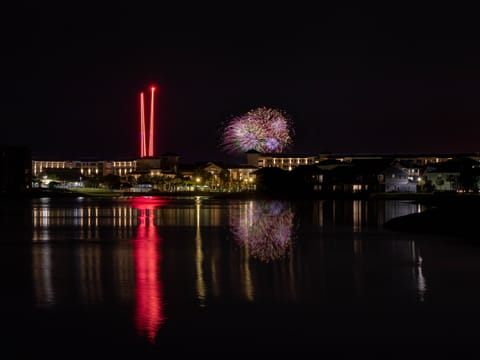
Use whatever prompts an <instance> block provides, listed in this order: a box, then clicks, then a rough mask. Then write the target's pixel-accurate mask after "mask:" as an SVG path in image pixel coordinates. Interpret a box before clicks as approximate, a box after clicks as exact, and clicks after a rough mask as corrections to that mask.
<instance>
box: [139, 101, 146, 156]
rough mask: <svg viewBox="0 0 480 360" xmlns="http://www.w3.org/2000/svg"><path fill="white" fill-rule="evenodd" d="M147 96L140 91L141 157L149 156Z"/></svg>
mask: <svg viewBox="0 0 480 360" xmlns="http://www.w3.org/2000/svg"><path fill="white" fill-rule="evenodd" d="M145 135H146V134H145V97H144V95H143V92H141V93H140V157H141V158H143V157H145V156H147V143H146V136H145Z"/></svg>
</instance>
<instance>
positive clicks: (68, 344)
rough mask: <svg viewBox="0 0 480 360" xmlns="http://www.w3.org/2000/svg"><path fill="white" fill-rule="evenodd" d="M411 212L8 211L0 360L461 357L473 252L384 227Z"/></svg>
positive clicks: (479, 269)
mask: <svg viewBox="0 0 480 360" xmlns="http://www.w3.org/2000/svg"><path fill="white" fill-rule="evenodd" d="M419 211H422V208H421V206H420V205H418V204H415V203H411V202H408V201H388V200H385V201H383V200H377V201H360V200H351V201H344V200H342V201H339V200H328V201H321V200H312V201H301V202H286V201H260V200H251V201H250V200H214V199H208V198H201V197H191V198H168V197H132V198H121V199H100V200H98V199H90V198H79V199H48V198H42V199H35V200H19V201H7V200H2V202H1V205H0V225H1V227H0V239H1V240H0V274H1V275H0V280H1V284H2V290H1V294H2V296H1V300H0V316H1V319H2V322H1V327H2V335H3V336H2V343H3V344H4V349H3V350H4V351H5V352H6V353H11V354H13V355H14V356H11V357H9V358H31V359H44V358H45V359H47V358H50V359H51V358H66V359H72V358H82V359H83V358H89V359H97V358H106V357H107V358H115V357H120V356H122V358H123V357H125V356H128V357H133V358H137V359H141V358H156V359H157V358H161V356H162V355H167V354H168V356H172V355H181V354H183V353H186V352H187V353H192V354H193V355H199V356H200V355H202V354H203V355H205V354H206V355H209V356H214V355H217V354H218V355H222V357H224V356H225V353H228V354H230V355H235V354H241V353H245V354H250V355H258V354H259V353H265V354H264V356H268V354H286V353H292V354H296V355H297V356H298V355H301V357H302V358H303V357H307V356H308V354H310V353H315V354H317V355H325V356H326V357H327V358H332V357H335V358H338V357H339V356H340V357H341V356H343V355H345V356H349V357H351V356H373V357H375V358H376V357H378V358H405V357H407V356H408V357H409V358H417V357H418V358H420V357H423V358H424V357H425V356H427V358H430V357H431V356H433V355H434V356H435V358H443V357H446V358H448V357H449V356H450V355H452V356H455V358H459V356H460V355H459V354H463V355H462V356H463V357H464V356H466V355H469V356H470V355H471V354H472V352H473V351H476V344H477V343H478V342H479V341H480V339H479V333H480V331H479V330H478V328H479V326H480V322H479V320H480V316H479V306H480V291H479V289H480V280H479V278H480V248H478V247H476V246H473V245H471V242H466V241H464V240H462V239H456V238H454V237H443V236H438V235H436V236H434V235H420V234H406V233H397V232H392V231H388V230H385V229H383V227H382V225H383V223H384V222H385V221H387V220H389V219H391V218H393V217H397V216H402V215H407V214H410V213H415V212H419ZM472 237H473V238H475V237H478V234H473V235H472ZM303 355H305V356H303ZM262 356H263V355H262Z"/></svg>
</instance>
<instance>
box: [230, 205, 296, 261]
mask: <svg viewBox="0 0 480 360" xmlns="http://www.w3.org/2000/svg"><path fill="white" fill-rule="evenodd" d="M293 219H294V212H293V210H292V208H291V207H290V206H289V205H288V204H287V203H284V202H281V201H268V202H267V201H265V202H254V203H253V202H252V203H250V204H249V205H247V206H246V207H244V208H239V209H237V211H234V212H233V213H232V214H231V217H230V229H231V231H232V234H233V236H234V238H235V240H236V241H237V242H238V243H239V244H240V245H241V246H245V247H248V249H249V251H250V255H251V256H252V257H253V258H255V259H258V260H260V261H264V262H269V261H273V260H279V259H282V258H284V257H285V256H286V254H287V252H288V249H289V247H290V244H291V243H292V229H293Z"/></svg>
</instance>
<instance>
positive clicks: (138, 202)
mask: <svg viewBox="0 0 480 360" xmlns="http://www.w3.org/2000/svg"><path fill="white" fill-rule="evenodd" d="M130 204H131V206H132V207H133V208H134V209H137V210H138V217H139V221H140V222H139V225H138V228H137V236H136V237H135V239H134V240H133V247H134V249H133V251H134V263H135V274H136V289H135V294H136V296H135V298H136V307H135V321H136V326H137V330H138V331H139V332H140V333H141V334H146V336H147V338H148V339H149V341H151V342H154V341H155V337H156V333H157V330H158V329H159V328H160V326H161V325H162V324H163V322H164V321H165V316H164V314H163V305H162V284H161V279H160V261H161V256H160V245H161V239H160V237H159V236H158V234H157V230H156V228H155V209H156V208H157V207H160V206H163V205H165V204H166V201H165V200H161V199H155V198H134V199H132V200H131V201H130Z"/></svg>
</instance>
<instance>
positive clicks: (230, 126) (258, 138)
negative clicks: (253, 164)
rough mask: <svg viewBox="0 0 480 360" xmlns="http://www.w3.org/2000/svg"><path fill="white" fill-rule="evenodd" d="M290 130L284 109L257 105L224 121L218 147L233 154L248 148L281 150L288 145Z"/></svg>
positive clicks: (289, 142) (266, 150) (268, 150)
mask: <svg viewBox="0 0 480 360" xmlns="http://www.w3.org/2000/svg"><path fill="white" fill-rule="evenodd" d="M291 133H293V131H292V129H291V122H290V119H289V118H288V117H287V115H286V114H285V113H284V112H283V111H280V110H276V109H270V108H266V107H260V108H257V109H254V110H250V111H249V112H247V113H246V114H245V115H242V116H237V117H234V118H232V119H231V120H230V121H229V122H228V123H227V125H226V126H225V128H224V131H223V141H222V144H221V147H222V148H223V149H224V150H225V151H227V152H228V153H232V154H234V153H244V152H246V151H248V150H257V151H259V152H264V153H281V152H282V151H284V150H285V149H286V148H287V147H288V146H290V145H291V142H292V138H291V135H290V134H291Z"/></svg>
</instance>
